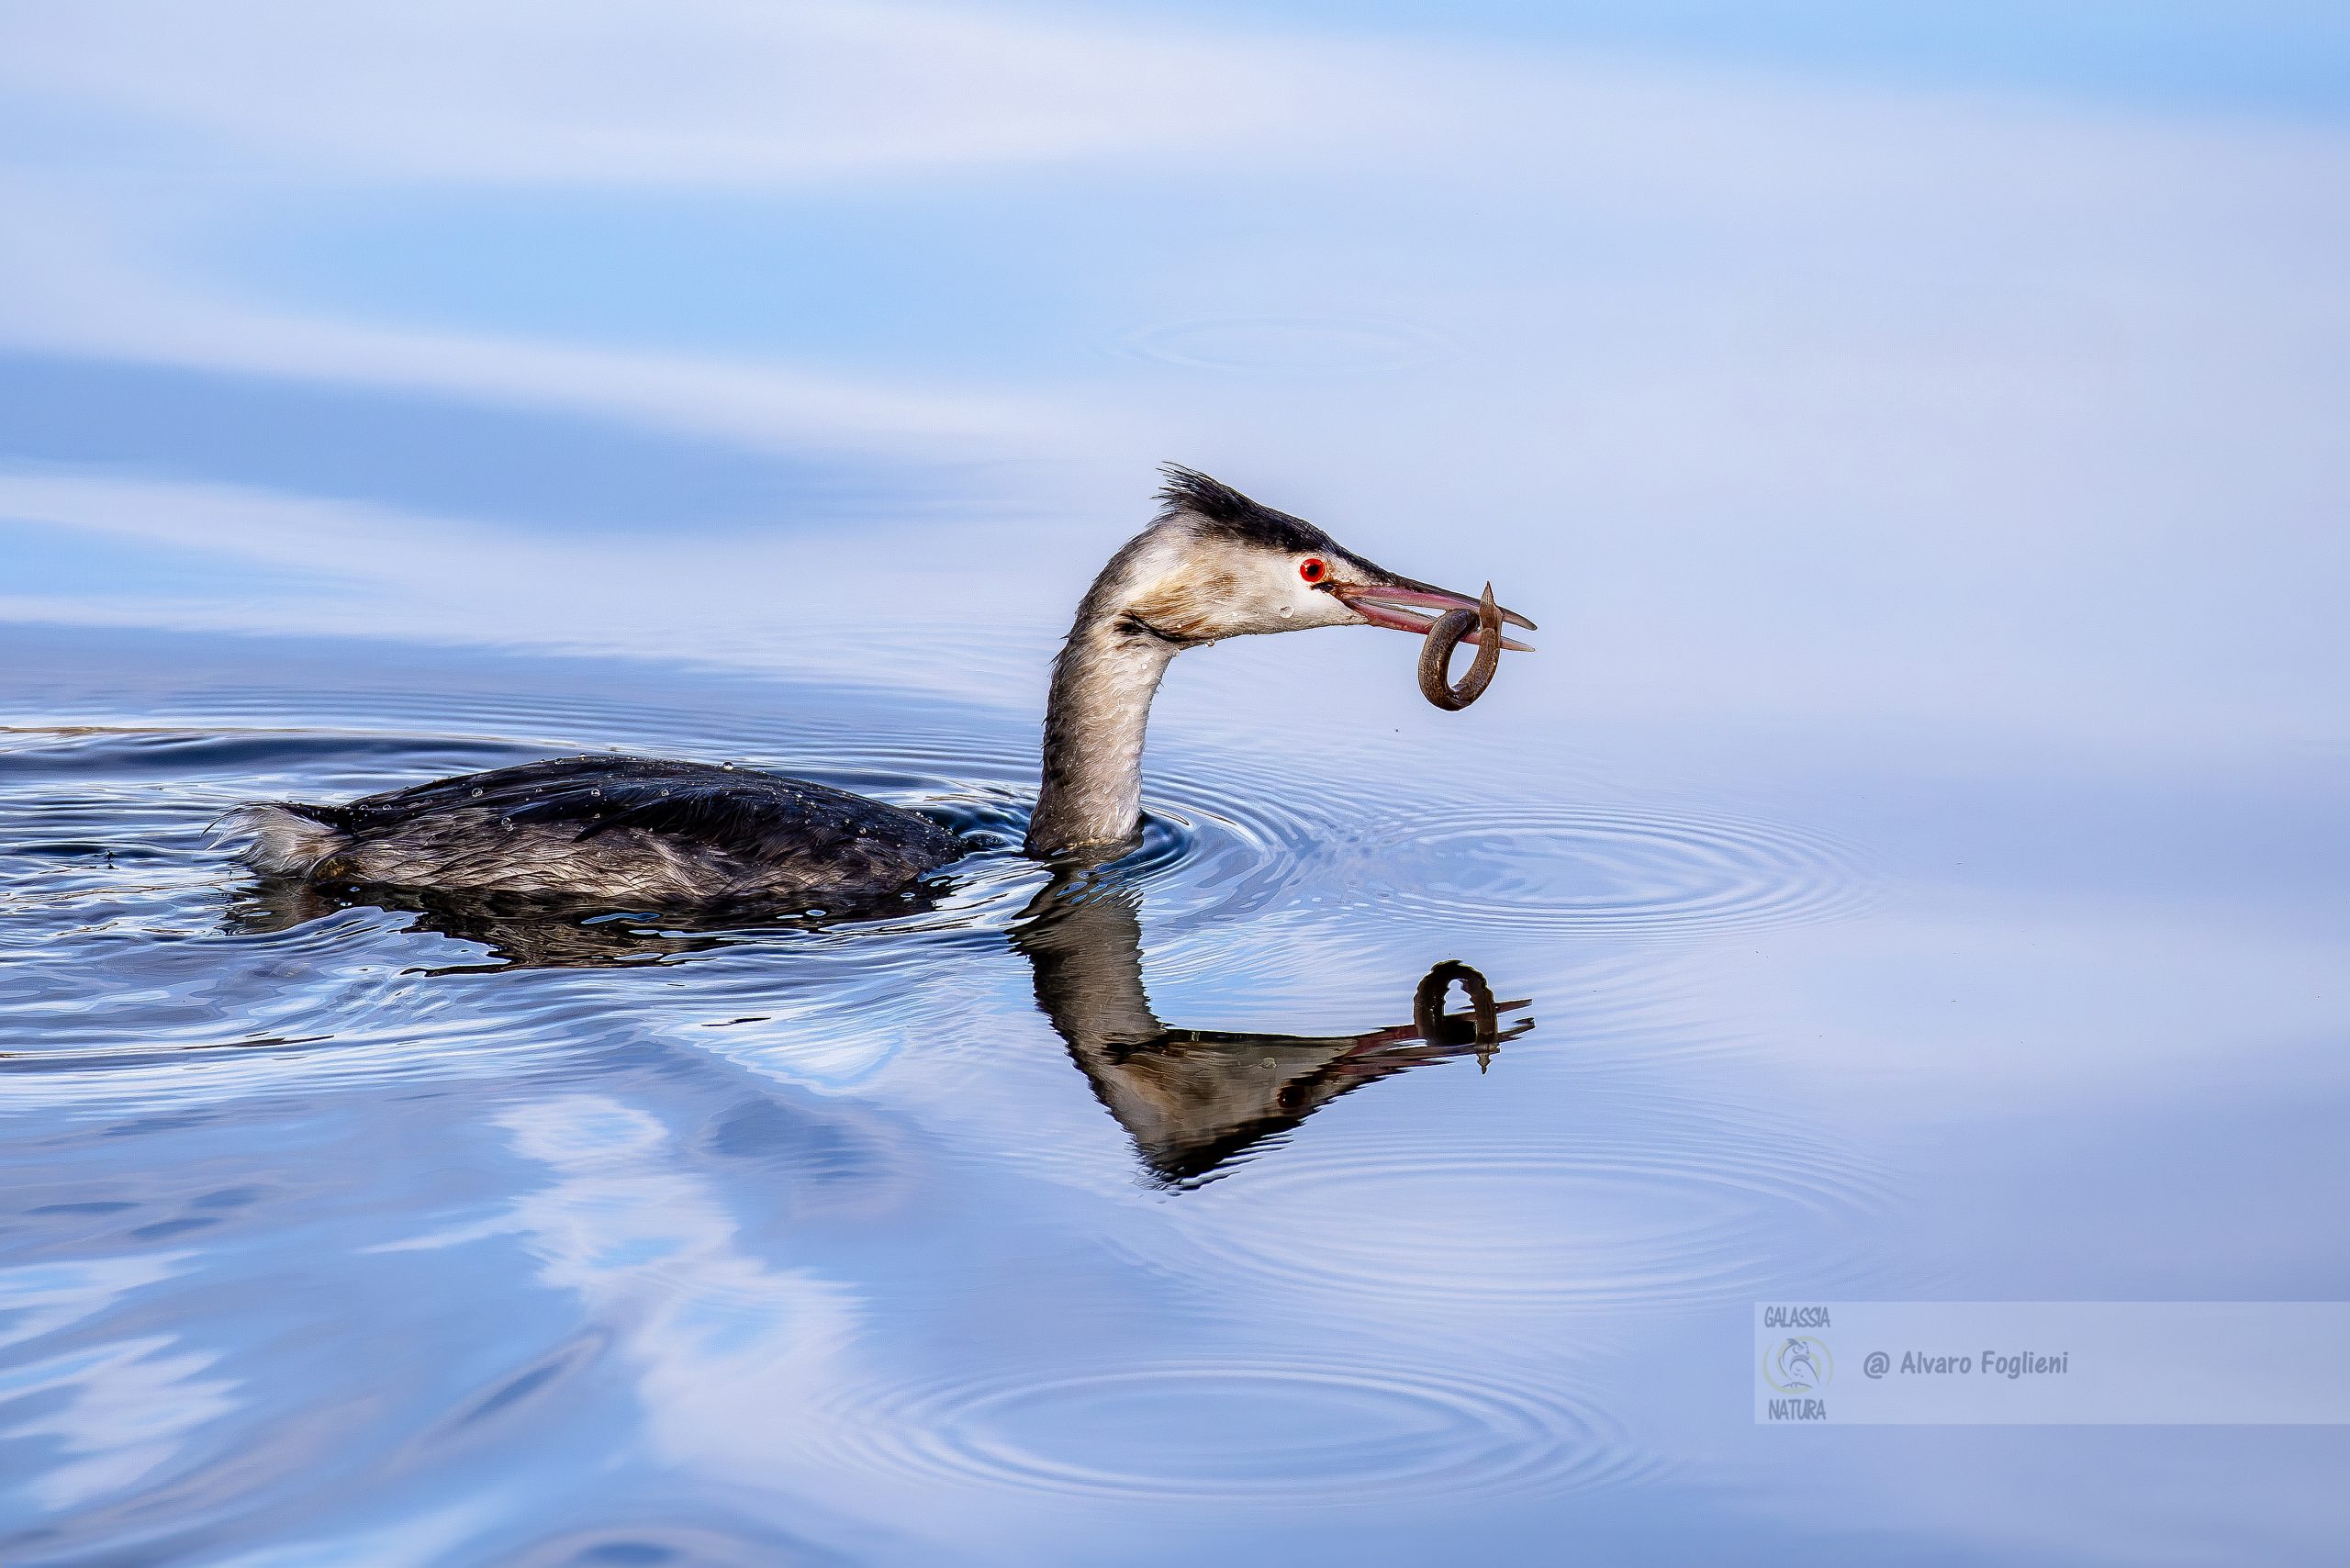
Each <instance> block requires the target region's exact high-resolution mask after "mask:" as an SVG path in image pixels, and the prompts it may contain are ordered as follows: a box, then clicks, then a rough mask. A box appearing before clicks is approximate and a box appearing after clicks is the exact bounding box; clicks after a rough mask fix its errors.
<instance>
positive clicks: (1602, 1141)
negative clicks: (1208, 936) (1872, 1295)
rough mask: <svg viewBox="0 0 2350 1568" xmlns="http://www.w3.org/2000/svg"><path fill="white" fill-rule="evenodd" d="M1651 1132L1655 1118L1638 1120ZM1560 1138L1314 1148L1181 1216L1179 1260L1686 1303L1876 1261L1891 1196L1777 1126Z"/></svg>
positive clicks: (1335, 1277)
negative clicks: (1875, 1242)
mask: <svg viewBox="0 0 2350 1568" xmlns="http://www.w3.org/2000/svg"><path fill="white" fill-rule="evenodd" d="M1640 1119H1641V1120H1642V1121H1646V1120H1648V1119H1649V1118H1648V1117H1645V1116H1644V1117H1642V1118H1640ZM1656 1122H1657V1125H1656V1126H1653V1127H1649V1128H1642V1127H1638V1126H1635V1127H1632V1128H1629V1129H1627V1128H1624V1127H1622V1126H1617V1125H1611V1127H1610V1130H1608V1131H1606V1132H1604V1133H1572V1134H1569V1133H1562V1134H1561V1137H1560V1138H1559V1139H1558V1140H1557V1141H1555V1142H1545V1143H1539V1144H1537V1143H1530V1142H1507V1141H1502V1142H1495V1143H1493V1144H1488V1145H1483V1146H1468V1147H1462V1146H1460V1145H1457V1144H1443V1143H1435V1142H1429V1141H1424V1140H1418V1139H1414V1138H1409V1137H1393V1138H1389V1139H1384V1140H1381V1139H1375V1138H1365V1137H1354V1138H1349V1139H1331V1138H1323V1139H1318V1140H1316V1141H1315V1143H1314V1144H1313V1145H1312V1146H1311V1147H1310V1148H1308V1147H1298V1148H1289V1149H1283V1150H1281V1151H1279V1153H1278V1155H1276V1156H1270V1157H1268V1158H1266V1159H1262V1160H1259V1161H1258V1162H1257V1163H1255V1164H1252V1165H1250V1166H1248V1167H1247V1168H1245V1170H1243V1171H1242V1172H1241V1173H1239V1174H1237V1175H1235V1176H1232V1177H1229V1178H1227V1179H1226V1180H1225V1181H1223V1182H1216V1183H1214V1184H1212V1185H1210V1186H1207V1187H1204V1188H1203V1189H1201V1190H1200V1191H1199V1192H1197V1193H1192V1194H1189V1195H1187V1197H1186V1199H1185V1201H1184V1202H1183V1203H1182V1204H1175V1205H1170V1212H1169V1222H1170V1226H1171V1229H1172V1233H1173V1235H1174V1236H1175V1237H1178V1238H1181V1240H1182V1241H1183V1242H1184V1243H1185V1244H1187V1250H1186V1252H1185V1254H1184V1255H1183V1256H1182V1257H1181V1258H1178V1259H1173V1260H1169V1266H1170V1267H1176V1268H1180V1269H1181V1270H1183V1271H1187V1272H1189V1271H1196V1270H1197V1268H1198V1267H1199V1256H1200V1255H1202V1254H1204V1255H1205V1256H1206V1257H1207V1258H1209V1259H1211V1260H1214V1265H1215V1268H1216V1270H1217V1271H1219V1272H1220V1273H1222V1274H1224V1276H1225V1277H1230V1271H1237V1272H1238V1273H1239V1274H1241V1275H1244V1276H1248V1277H1253V1278H1255V1279H1257V1280H1259V1281H1261V1282H1265V1283H1267V1284H1270V1285H1273V1286H1275V1287H1278V1288H1281V1289H1283V1290H1293V1291H1303V1292H1306V1293H1309V1294H1320V1295H1330V1294H1337V1295H1343V1296H1346V1297H1348V1298H1350V1299H1353V1300H1356V1301H1358V1302H1372V1301H1383V1302H1388V1303H1393V1304H1406V1305H1408V1304H1421V1305H1428V1304H1449V1305H1452V1306H1456V1307H1457V1306H1459V1305H1461V1304H1465V1303H1483V1304H1488V1305H1561V1304H1584V1305H1639V1306H1645V1307H1665V1306H1669V1307H1684V1306H1696V1305H1712V1304H1720V1303H1725V1302H1732V1301H1749V1300H1752V1299H1755V1298H1756V1296H1757V1295H1759V1294H1769V1293H1770V1292H1771V1291H1772V1290H1773V1289H1774V1288H1778V1287H1782V1286H1785V1285H1786V1284H1788V1283H1789V1282H1794V1281H1800V1282H1803V1283H1804V1286H1805V1288H1806V1289H1807V1290H1809V1291H1810V1292H1811V1293H1812V1294H1822V1293H1823V1292H1826V1293H1827V1294H1833V1292H1832V1291H1830V1289H1829V1287H1830V1283H1831V1282H1834V1283H1838V1284H1842V1285H1846V1286H1850V1285H1852V1284H1853V1283H1855V1282H1858V1281H1860V1280H1863V1279H1865V1278H1867V1277H1869V1274H1870V1271H1871V1269H1872V1267H1873V1265H1872V1263H1871V1261H1870V1259H1869V1256H1868V1247H1867V1245H1866V1241H1865V1238H1866V1237H1867V1236H1869V1235H1870V1234H1872V1231H1871V1228H1870V1226H1871V1223H1872V1222H1874V1221H1876V1220H1878V1219H1881V1217H1882V1213H1883V1210H1884V1208H1885V1205H1886V1201H1887V1194H1886V1193H1885V1191H1884V1189H1883V1187H1882V1186H1881V1184H1880V1182H1879V1179H1878V1177H1877V1175H1876V1173H1875V1172H1874V1170H1871V1169H1870V1168H1868V1167H1867V1166H1865V1165H1864V1164H1863V1163H1862V1162H1860V1161H1859V1160H1857V1159H1851V1158H1849V1157H1846V1156H1843V1155H1841V1153H1839V1152H1838V1151H1836V1150H1833V1149H1830V1148H1825V1147H1822V1146H1820V1145H1818V1144H1817V1143H1816V1142H1815V1141H1813V1140H1808V1139H1806V1138H1804V1137H1801V1136H1800V1135H1797V1134H1793V1133H1791V1132H1790V1131H1789V1130H1788V1129H1787V1128H1786V1127H1785V1126H1773V1125H1772V1124H1771V1123H1770V1121H1769V1120H1768V1119H1767V1118H1765V1119H1757V1120H1755V1121H1751V1122H1749V1121H1742V1120H1738V1119H1733V1118H1728V1117H1708V1116H1705V1115H1702V1114H1700V1115H1695V1116H1692V1115H1688V1114H1681V1115H1676V1116H1672V1117H1670V1118H1667V1117H1663V1116H1659V1117H1657V1118H1656Z"/></svg>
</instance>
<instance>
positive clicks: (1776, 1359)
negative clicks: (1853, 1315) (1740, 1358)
mask: <svg viewBox="0 0 2350 1568" xmlns="http://www.w3.org/2000/svg"><path fill="white" fill-rule="evenodd" d="M1762 1376H1763V1378H1764V1379H1765V1380H1766V1381H1767V1382H1768V1383H1770V1384H1771V1386H1772V1387H1773V1388H1775V1389H1777V1390H1778V1391H1779V1392H1780V1393H1782V1394H1816V1393H1818V1391H1819V1390H1821V1389H1823V1388H1826V1387H1827V1386H1828V1385H1829V1383H1830V1382H1832V1381H1833V1380H1834V1379H1835V1376H1836V1358H1835V1357H1833V1356H1831V1355H1830V1354H1829V1353H1828V1347H1827V1346H1826V1345H1823V1344H1821V1343H1820V1342H1819V1341H1818V1340H1817V1339H1815V1338H1811V1337H1810V1336H1809V1335H1797V1336H1795V1337H1793V1338H1785V1339H1782V1340H1780V1341H1779V1342H1778V1343H1777V1344H1776V1345H1774V1346H1773V1347H1772V1348H1771V1350H1770V1352H1769V1353H1768V1354H1766V1355H1765V1356H1764V1357H1763V1358H1762Z"/></svg>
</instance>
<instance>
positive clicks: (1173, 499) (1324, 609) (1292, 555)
mask: <svg viewBox="0 0 2350 1568" xmlns="http://www.w3.org/2000/svg"><path fill="white" fill-rule="evenodd" d="M1159 500H1160V503H1161V510H1160V512H1159V515H1158V520H1157V521H1155V522H1154V523H1153V524H1152V525H1151V527H1150V528H1149V529H1147V531H1145V532H1143V533H1142V534H1141V535H1140V536H1139V537H1137V538H1136V540H1135V541H1134V542H1133V543H1130V544H1128V545H1127V546H1126V547H1125V549H1124V550H1122V551H1120V552H1119V554H1118V558H1117V559H1116V560H1114V561H1113V562H1112V563H1111V566H1110V569H1109V570H1107V571H1105V572H1104V573H1103V574H1102V580H1101V581H1100V582H1098V583H1097V584H1096V585H1095V596H1096V597H1097V598H1098V599H1099V601H1100V602H1098V603H1096V604H1095V605H1093V606H1092V607H1091V608H1092V609H1093V610H1094V612H1095V615H1096V617H1097V618H1098V619H1099V620H1100V621H1102V622H1110V623H1113V624H1115V625H1117V626H1118V627H1119V629H1121V630H1125V631H1129V632H1136V633H1147V634H1148V635H1151V636H1155V637H1158V638H1161V639H1163V640H1165V641H1166V642H1168V643H1170V644H1176V645H1177V646H1180V647H1192V646H1197V645H1199V644H1204V643H1214V642H1220V641H1222V640H1223V639H1224V638H1226V637H1247V636H1255V635H1260V634H1263V633H1272V632H1303V631H1305V630H1307V629H1308V628H1310V627H1315V626H1386V627H1391V628H1393V630H1395V631H1398V632H1410V633H1415V634H1419V633H1426V632H1427V629H1428V628H1429V626H1430V625H1432V624H1434V622H1435V621H1436V619H1437V617H1438V616H1439V615H1442V614H1443V613H1444V612H1445V611H1447V610H1459V609H1466V610H1475V609H1476V608H1477V602H1478V601H1477V599H1476V597H1475V596H1474V595H1471V594H1460V593H1453V592H1451V591H1449V590H1448V589H1445V588H1437V587H1434V586H1433V585H1431V584H1428V583H1424V582H1420V581H1417V580H1416V579H1414V578H1411V577H1401V576H1398V575H1397V574H1396V573H1393V572H1391V571H1388V570H1387V569H1386V568H1385V567H1383V566H1378V565H1377V564H1375V563H1373V562H1371V561H1367V560H1365V559H1364V558H1363V557H1361V556H1360V555H1358V554H1355V553H1354V552H1353V551H1351V550H1348V548H1346V547H1345V546H1344V545H1342V544H1340V543H1338V542H1337V540H1335V539H1332V538H1331V537H1330V536H1329V535H1328V534H1327V533H1325V532H1322V530H1320V529H1319V528H1316V527H1315V526H1314V524H1312V523H1310V522H1307V521H1305V520H1304V519H1303V518H1296V517H1292V516H1290V515H1289V513H1287V512H1282V511H1275V510H1273V509H1272V508H1270V507H1268V506H1262V505H1259V503H1257V502H1256V501H1253V500H1250V499H1249V498H1248V497H1247V496H1244V495H1242V494H1241V493H1240V492H1239V491H1237V490H1236V489H1233V488H1232V487H1230V486H1228V485H1225V484H1221V483H1219V482H1218V481H1216V480H1214V479H1211V478H1209V477H1208V476H1206V475H1204V474H1201V473H1196V472H1194V471H1193V470H1192V469H1189V468H1183V467H1178V466H1175V465H1169V467H1168V469H1167V484H1166V486H1165V487H1164V488H1162V489H1161V490H1160V491H1159ZM1502 619H1503V620H1505V621H1506V622H1510V623H1511V624H1513V625H1517V626H1523V627H1525V628H1526V629H1527V630H1528V631H1532V630H1533V629H1534V622H1531V621H1528V620H1527V618H1526V617H1525V616H1523V615H1520V614H1518V613H1517V612H1516V610H1503V611H1502ZM1468 640H1469V641H1470V642H1472V643H1473V642H1474V641H1475V640H1476V639H1475V637H1474V635H1473V634H1472V636H1471V637H1470V638H1469V639H1468ZM1502 645H1503V646H1504V647H1506V648H1516V649H1519V650H1520V651H1530V650H1528V649H1527V645H1526V644H1523V643H1519V642H1516V641H1514V640H1511V639H1507V638H1505V639H1504V640H1503V644H1502Z"/></svg>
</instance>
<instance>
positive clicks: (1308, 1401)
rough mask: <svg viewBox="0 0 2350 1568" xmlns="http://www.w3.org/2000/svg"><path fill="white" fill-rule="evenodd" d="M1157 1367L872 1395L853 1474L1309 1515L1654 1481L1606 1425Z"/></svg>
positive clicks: (1531, 1411)
mask: <svg viewBox="0 0 2350 1568" xmlns="http://www.w3.org/2000/svg"><path fill="white" fill-rule="evenodd" d="M1325 1359H1326V1357H1325V1356H1321V1355H1316V1356H1301V1357H1300V1358H1299V1360H1297V1361H1242V1360H1231V1359H1225V1358H1221V1357H1219V1358H1217V1359H1214V1360H1210V1361H1182V1360H1163V1361H1140V1362H1133V1363H1121V1364H1117V1365H1110V1366H1101V1367H1095V1368H1089V1369H1082V1370H1070V1369H1066V1368H1053V1369H1044V1370H1037V1371H1035V1372H1030V1373H1028V1374H1025V1375H1023V1374H1018V1373H1013V1372H1003V1371H999V1372H993V1373H991V1374H990V1375H988V1376H984V1377H979V1378H969V1379H953V1380H946V1381H941V1382H937V1383H927V1384H916V1385H910V1386H903V1387H898V1388H891V1389H886V1390H882V1391H879V1392H878V1393H876V1394H873V1395H872V1398H871V1403H869V1404H861V1405H860V1406H858V1407H857V1408H856V1409H855V1410H854V1411H852V1412H849V1413H847V1416H846V1418H845V1419H843V1420H842V1421H841V1429H842V1431H843V1433H844V1435H845V1437H846V1438H847V1439H848V1446H847V1450H846V1451H847V1453H848V1455H849V1456H850V1457H853V1458H856V1460H858V1461H860V1462H864V1463H865V1464H867V1465H869V1466H871V1467H873V1468H876V1469H878V1470H881V1471H885V1472H889V1473H895V1474H898V1475H901V1476H903V1477H906V1478H908V1479H911V1480H914V1481H918V1482H921V1483H923V1484H925V1485H936V1484H941V1483H956V1482H959V1483H963V1484H970V1485H978V1486H981V1487H985V1488H990V1489H993V1488H998V1487H1016V1488H1020V1489H1023V1490H1026V1491H1032V1492H1042V1493H1051V1494H1059V1495H1067V1496H1071V1497H1085V1498H1095V1499H1104V1500H1119V1501H1129V1502H1131V1501H1164V1502H1181V1503H1188V1504H1200V1503H1258V1504H1270V1505H1282V1506H1314V1505H1324V1506H1326V1505H1330V1504H1337V1503H1347V1504H1353V1505H1361V1504H1366V1503H1368V1504H1374V1505H1379V1504H1389V1503H1393V1502H1396V1501H1401V1500H1408V1499H1410V1498H1414V1497H1421V1496H1428V1495H1444V1496H1445V1497H1447V1498H1448V1499H1454V1500H1458V1499H1463V1498H1475V1497H1490V1496H1500V1495H1514V1494H1524V1493H1542V1494H1546V1495H1550V1494H1556V1493H1560V1492H1564V1491H1569V1490H1574V1489H1578V1488H1585V1487H1595V1486H1602V1485H1618V1484H1628V1483H1629V1482H1631V1481H1633V1480H1635V1479H1638V1478H1639V1477H1640V1476H1641V1475H1642V1474H1643V1473H1644V1471H1645V1470H1646V1468H1647V1465H1646V1463H1645V1462H1644V1459H1643V1456H1642V1455H1641V1454H1640V1453H1639V1450H1637V1449H1636V1448H1635V1447H1634V1445H1633V1444H1632V1443H1631V1441H1630V1440H1629V1439H1628V1437H1627V1436H1626V1434H1625V1433H1624V1431H1623V1430H1622V1428H1619V1427H1618V1426H1617V1423H1616V1422H1615V1421H1614V1420H1613V1419H1611V1418H1610V1417H1608V1416H1606V1414H1605V1413H1604V1412H1602V1411H1601V1410H1599V1409H1597V1408H1595V1406H1591V1405H1590V1404H1588V1403H1585V1402H1583V1401H1582V1400H1580V1399H1577V1398H1573V1397H1571V1396H1569V1395H1566V1394H1561V1393H1558V1392H1555V1391H1552V1390H1549V1389H1543V1388H1538V1387H1535V1386H1531V1385H1529V1384H1527V1383H1502V1382H1498V1381H1489V1380H1487V1379H1486V1378H1485V1377H1483V1375H1465V1374H1454V1373H1450V1372H1446V1373H1441V1374H1439V1373H1438V1372H1428V1371H1425V1370H1420V1369H1400V1368H1388V1367H1371V1366H1363V1365H1356V1364H1349V1365H1344V1366H1333V1365H1326V1364H1315V1363H1316V1362H1317V1361H1323V1360H1325Z"/></svg>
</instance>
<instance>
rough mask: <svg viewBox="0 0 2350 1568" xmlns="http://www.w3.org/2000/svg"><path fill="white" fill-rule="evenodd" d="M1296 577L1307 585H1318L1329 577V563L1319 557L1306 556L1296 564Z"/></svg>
mask: <svg viewBox="0 0 2350 1568" xmlns="http://www.w3.org/2000/svg"><path fill="white" fill-rule="evenodd" d="M1297 575H1298V576H1299V577H1304V579H1305V580H1306V581H1307V582H1309V583H1318V582H1320V581H1321V580H1322V579H1323V578H1324V577H1328V576H1329V575H1330V563H1329V562H1327V561H1325V560H1324V559H1323V558H1322V557H1321V556H1319V555H1308V556H1307V557H1306V558H1305V559H1304V560H1303V561H1300V562H1299V563H1298V564H1297Z"/></svg>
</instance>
